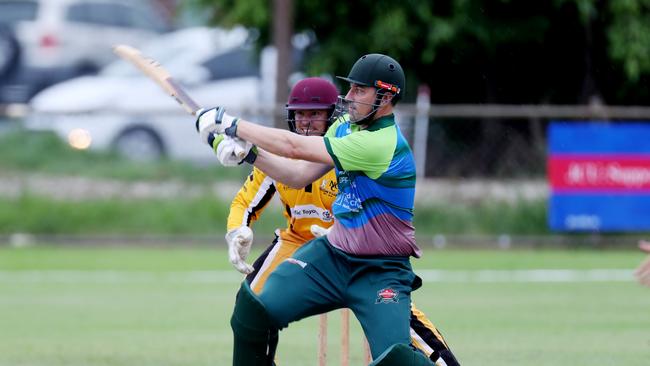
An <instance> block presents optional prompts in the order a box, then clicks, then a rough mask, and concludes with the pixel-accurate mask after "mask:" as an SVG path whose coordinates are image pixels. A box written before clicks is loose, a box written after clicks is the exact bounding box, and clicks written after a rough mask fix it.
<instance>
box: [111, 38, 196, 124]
mask: <svg viewBox="0 0 650 366" xmlns="http://www.w3.org/2000/svg"><path fill="white" fill-rule="evenodd" d="M113 52H114V53H115V54H116V55H118V56H119V57H121V58H122V59H124V60H126V61H128V62H130V63H131V64H133V65H134V66H135V67H137V68H138V69H139V70H140V71H142V73H143V74H145V75H147V76H148V77H149V78H150V79H152V80H153V81H155V82H156V84H158V85H159V86H160V87H161V88H162V89H163V90H164V91H165V92H166V93H167V94H169V95H170V96H172V97H173V98H174V99H176V101H177V102H178V103H179V104H180V105H181V106H183V108H185V110H186V111H187V112H189V113H190V114H192V115H196V114H197V112H198V111H199V110H200V109H201V107H199V105H198V104H197V103H196V102H195V101H194V100H193V99H192V98H191V97H190V96H189V95H188V94H187V93H186V92H185V90H183V88H182V87H181V86H180V85H179V84H178V83H177V82H176V81H175V80H174V78H172V76H171V75H170V74H169V72H168V71H167V70H165V68H164V67H163V66H162V65H161V64H160V63H159V62H158V61H156V60H154V59H153V58H151V57H147V56H145V55H143V54H142V53H141V52H140V51H139V50H138V49H137V48H134V47H131V46H128V45H116V46H114V47H113Z"/></svg>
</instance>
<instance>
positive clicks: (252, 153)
mask: <svg viewBox="0 0 650 366" xmlns="http://www.w3.org/2000/svg"><path fill="white" fill-rule="evenodd" d="M255 160H257V146H255V145H253V147H251V149H250V150H249V151H248V154H246V156H245V157H244V159H242V161H241V162H240V163H239V164H242V163H244V162H246V163H248V164H250V165H253V164H255Z"/></svg>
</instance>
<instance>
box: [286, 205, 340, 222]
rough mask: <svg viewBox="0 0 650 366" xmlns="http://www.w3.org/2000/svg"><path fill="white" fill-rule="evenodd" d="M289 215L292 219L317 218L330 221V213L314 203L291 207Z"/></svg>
mask: <svg viewBox="0 0 650 366" xmlns="http://www.w3.org/2000/svg"><path fill="white" fill-rule="evenodd" d="M291 217H293V218H294V219H305V218H310V219H318V220H322V221H326V222H329V221H332V213H331V212H330V211H329V210H326V209H324V208H322V207H318V206H314V205H300V206H295V207H293V208H291Z"/></svg>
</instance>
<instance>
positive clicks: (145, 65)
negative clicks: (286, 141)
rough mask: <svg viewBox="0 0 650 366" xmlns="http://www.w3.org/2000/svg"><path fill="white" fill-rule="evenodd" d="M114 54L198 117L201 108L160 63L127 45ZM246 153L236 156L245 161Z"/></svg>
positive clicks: (120, 47)
mask: <svg viewBox="0 0 650 366" xmlns="http://www.w3.org/2000/svg"><path fill="white" fill-rule="evenodd" d="M113 52H114V53H115V54H116V55H118V56H119V57H121V58H122V59H124V60H126V61H128V62H130V63H131V64H133V65H134V66H135V67H137V68H138V69H139V70H140V71H142V73H143V74H145V75H147V76H148V77H149V78H150V79H151V80H153V81H155V82H156V84H158V85H159V86H160V87H161V88H162V89H163V90H164V91H165V92H166V93H167V94H169V95H171V96H172V97H173V98H174V99H176V101H177V102H178V103H179V104H180V105H181V106H183V108H185V110H186V111H188V112H189V113H190V114H192V115H194V116H196V115H197V114H198V113H199V111H200V110H201V107H200V106H199V105H198V104H197V103H196V102H195V101H194V100H193V99H192V98H191V97H190V96H189V95H188V94H187V93H186V92H185V90H184V89H183V88H182V87H181V86H180V85H179V84H178V83H177V82H176V81H175V80H174V78H172V76H171V75H170V74H169V72H168V71H167V70H165V68H164V67H163V66H162V65H161V64H160V63H159V62H158V61H156V60H154V59H153V58H151V57H147V56H145V55H143V54H142V53H141V52H140V51H139V50H138V49H137V48H134V47H131V46H127V45H116V46H114V47H113ZM246 153H247V152H246V151H237V152H236V155H237V157H239V158H240V159H243V158H244V157H245V156H246Z"/></svg>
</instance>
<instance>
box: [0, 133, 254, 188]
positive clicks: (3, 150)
mask: <svg viewBox="0 0 650 366" xmlns="http://www.w3.org/2000/svg"><path fill="white" fill-rule="evenodd" d="M193 143H194V142H193ZM196 143H199V142H198V138H197V141H196ZM206 149H208V147H207V146H206ZM215 161H216V157H215ZM0 169H2V170H3V173H4V174H7V173H11V172H15V173H42V174H53V175H66V176H69V175H73V176H84V177H92V178H110V179H117V180H124V181H134V180H166V179H178V180H181V181H186V182H192V183H213V182H215V181H220V180H224V179H230V180H242V179H243V178H244V177H245V176H246V175H247V174H248V173H249V172H250V168H248V167H245V166H242V167H238V168H224V167H222V166H220V165H219V164H216V163H215V164H213V165H210V166H204V167H200V166H197V165H192V164H189V163H187V162H180V161H170V160H161V161H156V162H136V161H130V160H128V159H125V158H122V157H120V156H118V155H116V154H114V153H111V152H98V151H79V150H75V149H73V148H71V147H70V146H68V145H66V144H65V143H64V142H63V141H62V140H61V139H60V138H59V137H57V136H56V135H55V134H54V133H50V132H31V131H30V132H27V131H23V130H20V129H14V130H12V131H10V132H7V133H6V134H2V135H0Z"/></svg>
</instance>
